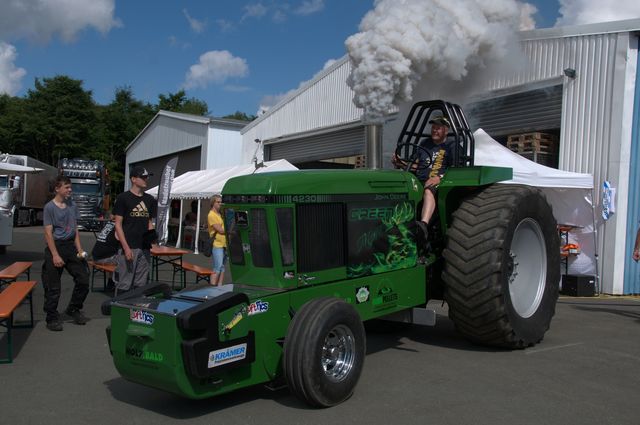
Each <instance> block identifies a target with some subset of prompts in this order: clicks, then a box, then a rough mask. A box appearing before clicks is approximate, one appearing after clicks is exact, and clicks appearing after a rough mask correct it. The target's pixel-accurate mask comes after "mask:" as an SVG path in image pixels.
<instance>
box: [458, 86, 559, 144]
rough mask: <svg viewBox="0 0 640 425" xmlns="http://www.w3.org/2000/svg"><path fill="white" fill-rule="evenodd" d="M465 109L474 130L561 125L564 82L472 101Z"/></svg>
mask: <svg viewBox="0 0 640 425" xmlns="http://www.w3.org/2000/svg"><path fill="white" fill-rule="evenodd" d="M464 109H465V113H466V115H467V119H468V120H469V125H470V126H471V128H472V130H476V129H478V128H482V129H483V130H484V131H486V132H487V133H489V134H490V135H491V136H492V137H498V136H505V135H508V134H516V133H526V132H531V131H544V130H551V129H559V128H560V119H561V116H562V85H556V86H551V87H546V88H543V89H535V90H531V91H526V92H522V93H517V94H511V95H507V96H499V97H493V98H491V99H487V100H482V101H479V102H475V103H470V104H468V105H466V106H465V108H464Z"/></svg>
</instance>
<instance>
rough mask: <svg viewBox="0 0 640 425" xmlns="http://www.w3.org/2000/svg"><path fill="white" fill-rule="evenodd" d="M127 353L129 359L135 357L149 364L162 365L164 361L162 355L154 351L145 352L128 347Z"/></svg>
mask: <svg viewBox="0 0 640 425" xmlns="http://www.w3.org/2000/svg"><path fill="white" fill-rule="evenodd" d="M125 353H126V355H127V356H128V357H133V358H134V359H137V360H146V361H149V362H155V363H160V362H162V360H164V356H163V355H162V353H156V352H154V351H143V350H140V349H139V348H137V347H126V348H125Z"/></svg>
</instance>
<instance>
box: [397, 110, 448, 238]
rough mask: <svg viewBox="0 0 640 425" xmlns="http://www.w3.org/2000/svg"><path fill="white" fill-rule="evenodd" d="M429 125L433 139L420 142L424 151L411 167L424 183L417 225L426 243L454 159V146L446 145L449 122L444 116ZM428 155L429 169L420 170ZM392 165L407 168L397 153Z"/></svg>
mask: <svg viewBox="0 0 640 425" xmlns="http://www.w3.org/2000/svg"><path fill="white" fill-rule="evenodd" d="M429 124H431V139H423V140H422V141H421V142H420V146H421V147H422V148H423V149H418V151H417V154H418V159H417V160H416V162H415V163H414V164H413V165H412V166H411V170H412V171H415V173H416V177H417V178H418V180H420V181H421V182H424V192H423V194H422V213H421V216H420V220H418V221H417V222H416V223H417V225H418V227H420V229H421V230H422V233H423V237H424V240H425V241H426V240H427V235H428V230H427V229H428V224H429V220H431V216H433V213H434V211H435V209H436V190H437V189H438V185H439V184H440V180H441V179H442V176H444V173H445V171H447V168H448V167H449V166H450V165H451V163H452V158H453V152H452V144H451V143H446V141H447V134H448V133H449V128H451V123H449V120H448V119H447V118H446V117H444V116H439V117H436V118H433V119H432V120H430V121H429ZM427 155H430V156H431V165H430V166H429V167H428V168H419V167H418V162H419V161H424V160H425V159H426V158H427ZM391 163H392V164H393V165H394V167H396V168H406V167H407V164H406V162H405V161H403V160H401V159H399V158H398V157H397V156H396V154H395V153H394V154H393V156H392V157H391Z"/></svg>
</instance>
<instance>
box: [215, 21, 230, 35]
mask: <svg viewBox="0 0 640 425" xmlns="http://www.w3.org/2000/svg"><path fill="white" fill-rule="evenodd" d="M216 25H218V28H220V31H222V32H229V31H231V30H233V28H234V25H233V22H229V21H227V20H224V19H216Z"/></svg>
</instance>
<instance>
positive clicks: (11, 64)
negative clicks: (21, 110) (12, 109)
mask: <svg viewBox="0 0 640 425" xmlns="http://www.w3.org/2000/svg"><path fill="white" fill-rule="evenodd" d="M16 56H17V55H16V48H15V47H14V46H12V45H11V44H7V43H5V42H3V41H0V94H8V95H11V96H13V95H15V94H16V93H17V92H18V90H20V87H21V84H20V81H21V80H22V78H23V77H24V76H25V74H26V73H27V71H25V70H24V69H23V68H18V67H16V65H15V60H16Z"/></svg>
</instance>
